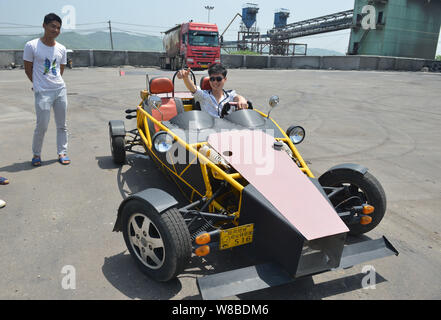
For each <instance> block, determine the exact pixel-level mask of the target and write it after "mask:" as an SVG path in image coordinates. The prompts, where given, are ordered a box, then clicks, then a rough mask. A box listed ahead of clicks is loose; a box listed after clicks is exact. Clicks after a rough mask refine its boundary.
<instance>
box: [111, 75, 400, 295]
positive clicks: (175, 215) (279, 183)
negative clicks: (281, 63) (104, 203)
mask: <svg viewBox="0 0 441 320" xmlns="http://www.w3.org/2000/svg"><path fill="white" fill-rule="evenodd" d="M175 76H176V74H175ZM175 76H174V77H173V79H172V80H170V79H168V78H166V77H156V78H152V79H151V80H150V79H149V78H148V77H147V89H146V90H142V91H141V97H142V102H141V103H140V104H139V106H138V107H137V108H136V109H129V110H126V113H127V114H128V115H127V116H126V118H128V119H132V118H136V128H135V129H133V130H129V131H127V130H126V129H125V125H124V122H123V121H122V120H112V121H110V122H109V135H110V144H111V151H112V157H113V160H114V161H115V162H116V163H118V164H123V163H124V162H125V160H126V152H140V151H136V150H135V147H136V146H141V147H142V148H143V151H142V152H141V153H142V154H147V155H148V156H149V157H150V158H151V159H152V160H153V161H154V162H155V163H156V164H157V166H158V168H159V169H160V170H161V171H163V172H164V173H165V174H166V175H168V176H169V177H170V178H171V180H173V181H174V182H175V183H176V187H177V188H178V189H179V190H180V191H181V192H182V193H183V194H184V195H185V197H186V199H188V203H185V204H182V203H178V201H177V200H176V199H175V198H174V197H173V196H171V195H170V194H169V193H167V192H166V191H165V190H160V189H157V188H149V189H146V190H143V191H141V192H138V193H136V194H133V195H130V196H129V197H127V198H126V199H124V201H123V202H122V203H121V205H120V207H119V209H118V215H117V220H116V223H115V227H114V231H122V233H123V236H124V240H125V242H126V245H127V248H128V250H129V252H130V254H131V255H132V257H133V258H134V259H135V261H136V263H137V265H138V266H139V267H140V268H141V270H142V271H144V272H145V273H146V274H147V275H148V276H150V277H152V278H154V279H156V280H158V281H168V280H170V279H173V278H175V277H176V276H177V275H179V274H180V273H182V272H183V271H184V269H185V268H186V267H187V266H188V264H189V261H190V258H191V256H192V254H195V255H197V256H206V255H209V254H210V253H213V252H215V251H217V250H241V257H242V256H248V257H250V261H259V263H257V264H256V263H254V262H253V263H251V262H250V265H248V266H245V267H243V268H238V269H235V270H230V271H226V272H221V273H216V274H211V275H207V276H204V277H199V278H198V280H197V282H198V287H199V290H200V292H201V296H202V298H204V299H216V298H221V297H227V296H231V295H236V294H240V293H244V292H249V291H253V290H258V289H263V288H267V287H270V286H276V285H280V284H284V283H288V282H291V281H293V280H295V279H297V278H299V277H303V276H308V275H313V274H318V273H322V272H325V271H331V270H336V269H344V268H349V267H351V266H353V265H355V264H360V263H364V262H366V261H369V260H372V259H377V258H382V257H386V256H389V255H398V252H397V250H396V249H395V248H394V247H393V246H392V244H391V243H390V242H389V241H388V240H387V239H386V238H385V237H382V238H379V239H377V240H370V239H368V240H365V239H366V237H364V239H359V240H360V241H358V242H354V243H352V244H347V243H346V238H347V235H348V234H349V235H361V234H364V233H366V232H368V231H370V230H372V229H373V228H375V227H376V226H377V225H378V224H379V223H380V221H381V220H382V218H383V216H384V214H385V211H386V196H385V193H384V190H383V188H382V187H381V185H380V183H379V182H378V180H377V179H376V178H375V177H374V176H373V175H372V174H371V173H369V172H368V169H367V168H365V167H363V166H361V165H356V164H341V165H337V166H334V167H332V168H331V169H329V170H328V171H327V172H325V173H324V174H322V175H321V176H320V177H318V178H315V177H314V176H313V174H312V172H311V170H310V169H309V168H308V166H307V164H306V163H305V161H304V160H303V158H302V156H301V155H300V154H299V152H298V150H297V148H296V146H295V145H296V144H298V143H300V142H302V140H303V138H304V136H305V130H304V129H303V128H302V127H300V126H291V127H289V128H288V129H287V130H286V131H284V130H282V129H281V128H280V127H279V125H278V124H277V123H276V122H275V121H274V120H273V119H272V118H271V117H270V114H264V113H262V112H261V111H259V110H256V109H254V108H253V107H252V105H251V103H250V108H249V109H243V110H237V111H234V110H235V106H234V105H232V104H226V105H225V107H224V110H222V114H221V117H220V118H213V117H212V116H210V115H209V114H208V113H206V112H204V111H201V110H200V105H199V103H198V101H195V100H194V98H193V96H192V94H191V93H189V92H175V90H174V80H175ZM207 80H208V79H207V78H203V79H201V82H200V85H201V87H202V88H206V87H207V86H208V87H209V82H208V81H207ZM192 81H194V83H195V84H196V78H195V76H194V74H192ZM277 104H278V97H276V96H273V97H271V99H270V106H271V107H272V108H271V110H273V108H274V107H275V106H276V105H277ZM135 113H136V115H135ZM270 113H271V112H270ZM144 150H145V152H144Z"/></svg>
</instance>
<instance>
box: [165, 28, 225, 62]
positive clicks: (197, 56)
mask: <svg viewBox="0 0 441 320" xmlns="http://www.w3.org/2000/svg"><path fill="white" fill-rule="evenodd" d="M163 45H164V51H165V52H164V53H163V54H162V55H161V56H160V62H161V68H162V69H171V70H179V69H181V68H183V67H189V68H192V69H207V68H208V67H209V66H210V65H211V64H213V63H220V44H219V31H218V28H217V25H215V24H211V23H196V22H187V23H182V24H179V25H176V26H175V27H173V28H171V29H169V30H167V31H166V32H165V36H164V39H163Z"/></svg>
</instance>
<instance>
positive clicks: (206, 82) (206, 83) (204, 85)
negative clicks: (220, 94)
mask: <svg viewBox="0 0 441 320" xmlns="http://www.w3.org/2000/svg"><path fill="white" fill-rule="evenodd" d="M201 89H202V90H211V85H210V77H203V78H202V79H201Z"/></svg>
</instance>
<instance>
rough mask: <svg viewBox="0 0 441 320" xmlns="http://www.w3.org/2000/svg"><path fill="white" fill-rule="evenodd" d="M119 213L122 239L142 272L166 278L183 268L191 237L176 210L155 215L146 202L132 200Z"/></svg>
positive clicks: (156, 278)
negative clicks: (121, 224)
mask: <svg viewBox="0 0 441 320" xmlns="http://www.w3.org/2000/svg"><path fill="white" fill-rule="evenodd" d="M122 214H123V235H124V240H125V242H126V245H127V248H128V250H129V252H130V254H131V256H132V257H133V258H134V259H135V261H136V264H137V265H138V267H139V268H140V269H141V271H142V272H144V273H145V274H147V275H148V276H150V277H152V278H153V279H155V280H157V281H169V280H171V279H173V278H175V277H176V276H177V275H178V274H180V273H181V272H182V271H184V269H185V267H186V266H187V264H188V262H189V260H190V257H191V238H190V233H189V231H188V228H187V225H186V224H185V221H184V219H183V218H182V215H181V214H180V213H179V211H178V210H177V209H175V208H172V209H169V210H167V211H165V212H164V213H162V214H158V213H157V212H156V211H155V210H153V209H152V208H151V207H150V206H149V205H148V204H146V203H145V202H142V201H139V200H131V201H129V202H128V203H127V204H126V205H125V206H124V208H123V211H122Z"/></svg>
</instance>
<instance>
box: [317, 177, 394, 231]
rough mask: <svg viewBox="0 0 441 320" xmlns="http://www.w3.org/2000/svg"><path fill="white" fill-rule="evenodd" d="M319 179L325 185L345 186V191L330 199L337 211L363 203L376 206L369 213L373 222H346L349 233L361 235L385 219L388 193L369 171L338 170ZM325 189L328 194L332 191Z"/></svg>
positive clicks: (343, 210) (346, 209)
mask: <svg viewBox="0 0 441 320" xmlns="http://www.w3.org/2000/svg"><path fill="white" fill-rule="evenodd" d="M319 181H320V184H321V185H322V186H323V187H333V188H341V187H343V188H344V191H342V192H339V193H338V194H337V195H336V196H334V197H332V198H331V199H330V201H331V202H332V204H333V206H334V208H335V209H336V211H337V212H345V211H348V210H350V208H351V207H353V206H360V205H363V204H369V205H371V206H373V207H374V208H375V210H374V212H373V213H371V214H370V215H369V216H370V217H371V218H372V222H371V223H369V224H361V223H360V222H357V223H346V225H347V226H348V228H349V230H350V231H349V234H351V235H361V234H363V233H366V232H369V231H371V230H372V229H374V228H375V227H376V226H377V225H378V224H379V223H380V222H381V220H382V219H383V217H384V214H385V212H386V194H385V192H384V190H383V187H382V186H381V184H380V182H379V181H378V180H377V179H376V178H375V177H374V176H373V175H371V174H370V173H369V172H366V173H365V174H364V175H363V174H361V173H359V172H356V171H351V170H337V171H335V172H331V173H329V172H328V173H327V174H326V175H323V176H322V177H320V179H319ZM325 191H326V192H327V194H328V195H329V193H330V192H331V190H330V189H326V188H325ZM356 218H357V217H356ZM356 221H358V220H356ZM345 222H346V221H345Z"/></svg>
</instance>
